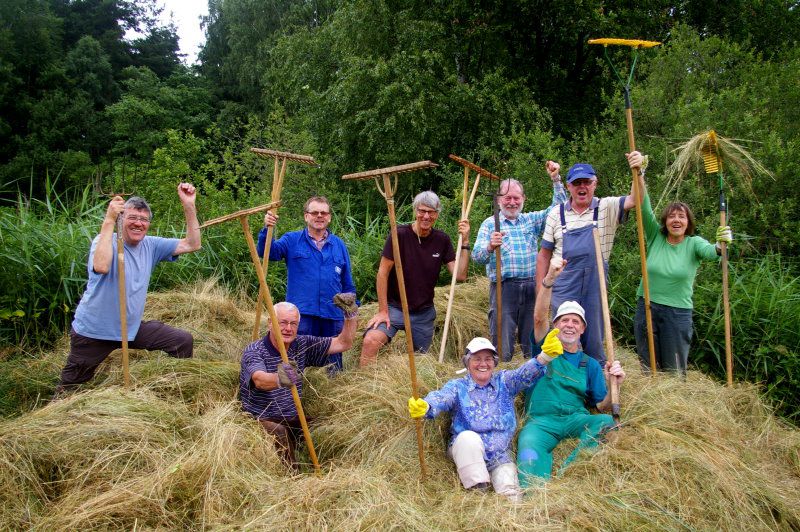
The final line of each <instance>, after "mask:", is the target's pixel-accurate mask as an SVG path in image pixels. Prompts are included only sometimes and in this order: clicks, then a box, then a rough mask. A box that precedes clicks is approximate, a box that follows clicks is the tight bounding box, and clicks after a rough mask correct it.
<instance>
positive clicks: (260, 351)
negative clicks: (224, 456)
mask: <svg viewBox="0 0 800 532" xmlns="http://www.w3.org/2000/svg"><path fill="white" fill-rule="evenodd" d="M342 295H345V296H348V297H346V298H345V299H347V300H349V303H350V304H349V305H345V304H340V303H339V302H337V303H336V305H337V306H339V307H340V308H341V309H342V310H343V311H344V317H345V320H344V327H343V328H342V332H340V333H339V336H335V337H320V336H306V335H298V334H297V328H298V326H299V325H300V311H299V310H298V309H297V307H296V306H295V305H294V304H293V303H288V302H286V301H283V302H281V303H278V304H277V305H275V315H276V317H277V319H278V327H279V328H280V331H281V338H282V339H283V344H284V345H285V346H286V355H287V357H288V358H289V362H290V363H289V364H286V363H284V362H283V361H282V360H281V354H280V351H279V350H278V342H277V340H276V339H275V338H274V337H273V335H272V330H271V329H270V331H269V332H268V333H267V335H266V336H264V337H263V338H261V339H259V340H256V341H255V342H253V343H252V344H250V345H248V346H247V347H246V348H245V350H244V353H242V362H241V365H242V367H241V372H240V373H239V400H240V401H241V402H242V409H243V410H244V411H245V412H248V413H249V414H251V415H252V416H253V417H255V418H256V419H257V420H258V421H259V423H261V425H262V426H263V427H264V430H266V431H267V432H268V433H270V434H272V435H273V436H275V440H276V442H277V444H278V446H279V447H280V451H281V455H282V457H283V459H284V461H285V463H286V464H287V465H289V466H291V467H292V468H294V469H295V470H296V469H297V461H296V459H295V455H294V447H295V443H296V441H297V438H298V436H299V434H300V431H301V426H300V419H299V416H298V413H297V408H296V407H295V404H294V400H293V399H292V393H291V388H292V385H294V386H297V393H298V395H300V396H301V397H302V393H303V369H304V368H306V367H310V366H317V367H320V366H325V365H327V364H329V363H330V362H329V360H328V356H329V355H331V354H335V353H341V352H343V351H347V350H348V349H350V347H351V346H352V345H353V336H354V335H355V332H356V326H357V325H358V319H357V318H358V307H357V306H356V305H355V294H349V295H347V294H337V295H336V296H334V301H336V300H337V299H338V296H342Z"/></svg>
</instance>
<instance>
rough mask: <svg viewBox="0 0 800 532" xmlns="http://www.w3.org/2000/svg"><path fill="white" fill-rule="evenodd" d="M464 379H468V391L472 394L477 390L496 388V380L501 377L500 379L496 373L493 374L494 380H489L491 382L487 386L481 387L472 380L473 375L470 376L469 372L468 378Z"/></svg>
mask: <svg viewBox="0 0 800 532" xmlns="http://www.w3.org/2000/svg"><path fill="white" fill-rule="evenodd" d="M464 378H465V379H467V391H468V392H471V391H472V390H475V389H481V390H485V389H486V388H489V387H491V388H495V387H496V386H495V379H497V378H499V377H498V375H497V372H496V371H494V372H492V378H491V379H489V382H487V383H486V386H479V385H478V383H477V382H475V380H474V379H473V378H472V375H470V374H469V372H467V376H466V377H464Z"/></svg>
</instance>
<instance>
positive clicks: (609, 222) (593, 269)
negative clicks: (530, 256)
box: [536, 152, 642, 366]
mask: <svg viewBox="0 0 800 532" xmlns="http://www.w3.org/2000/svg"><path fill="white" fill-rule="evenodd" d="M626 155H627V154H626ZM641 164H642V156H641V154H639V153H638V152H633V153H632V154H631V157H630V158H629V165H630V167H631V168H634V167H636V166H641ZM596 188H597V175H596V172H595V170H594V168H593V167H592V165H590V164H587V163H577V164H574V165H572V167H571V168H570V169H569V172H567V189H568V190H569V195H570V199H569V201H567V202H565V203H562V204H561V205H559V206H558V207H556V208H554V209H552V210H551V211H550V214H549V215H548V216H547V224H546V225H545V229H544V235H543V236H542V249H540V250H539V256H538V257H537V259H536V282H537V286H538V283H540V282H541V283H546V281H545V280H544V276H545V274H546V273H547V270H548V268H549V267H550V260H551V259H555V260H560V259H565V260H566V261H567V265H566V267H565V268H564V272H563V273H562V274H561V276H559V278H558V279H557V280H556V281H555V285H554V286H553V298H552V301H551V309H552V310H553V311H555V309H557V308H558V307H559V306H560V305H561V304H562V303H564V302H565V301H577V302H578V303H579V304H580V305H581V306H582V307H583V309H584V310H585V311H586V323H587V327H586V331H585V332H584V333H583V334H582V335H581V345H582V348H583V351H584V352H585V353H586V354H588V355H589V356H590V357H592V358H594V359H595V360H597V361H598V362H600V365H601V366H603V364H605V360H606V356H605V350H604V349H603V336H604V332H603V312H602V308H601V304H600V281H599V274H598V269H597V259H596V258H595V256H596V255H595V244H594V236H593V229H594V227H595V226H596V227H597V229H598V233H599V236H600V249H601V254H602V258H603V269H604V272H603V273H604V275H605V276H606V281H608V258H609V255H611V248H612V246H613V245H614V234H615V233H616V231H617V227H619V224H621V223H622V222H624V221H625V219H626V218H627V212H628V211H629V210H630V209H632V208H633V207H634V204H635V200H634V197H633V192H631V194H628V195H627V196H615V197H608V198H595V197H594V191H595V189H596ZM544 286H546V287H547V288H550V286H548V285H546V284H545V285H544Z"/></svg>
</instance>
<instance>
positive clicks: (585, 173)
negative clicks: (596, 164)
mask: <svg viewBox="0 0 800 532" xmlns="http://www.w3.org/2000/svg"><path fill="white" fill-rule="evenodd" d="M596 176H597V173H595V171H594V168H592V165H591V164H589V163H575V164H573V165H572V166H570V168H569V172H567V183H572V182H573V181H575V180H576V179H591V178H593V177H596Z"/></svg>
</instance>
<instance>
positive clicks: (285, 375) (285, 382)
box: [277, 360, 301, 388]
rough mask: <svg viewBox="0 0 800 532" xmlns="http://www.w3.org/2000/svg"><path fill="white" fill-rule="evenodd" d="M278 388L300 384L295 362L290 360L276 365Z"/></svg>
mask: <svg viewBox="0 0 800 532" xmlns="http://www.w3.org/2000/svg"><path fill="white" fill-rule="evenodd" d="M277 373H278V386H280V387H281V388H291V387H292V386H297V385H298V384H300V379H301V377H300V372H299V371H298V369H297V362H295V361H294V360H290V361H289V363H288V364H287V363H286V362H281V363H280V364H278V371H277Z"/></svg>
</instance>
